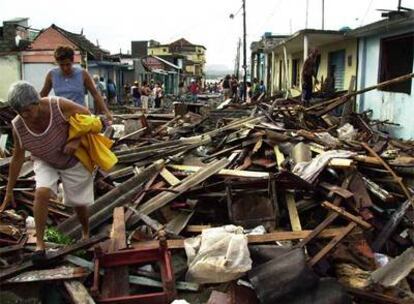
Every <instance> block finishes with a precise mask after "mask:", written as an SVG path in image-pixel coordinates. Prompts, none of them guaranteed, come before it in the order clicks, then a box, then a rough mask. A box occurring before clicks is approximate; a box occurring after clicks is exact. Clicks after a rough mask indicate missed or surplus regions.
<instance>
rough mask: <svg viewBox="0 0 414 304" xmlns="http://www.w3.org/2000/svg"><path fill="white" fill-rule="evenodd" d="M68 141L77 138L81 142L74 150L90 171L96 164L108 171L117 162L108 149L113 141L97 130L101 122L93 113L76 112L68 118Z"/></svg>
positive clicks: (100, 127)
mask: <svg viewBox="0 0 414 304" xmlns="http://www.w3.org/2000/svg"><path fill="white" fill-rule="evenodd" d="M69 124H70V127H69V137H68V141H70V140H72V139H74V138H79V137H80V139H81V143H80V145H79V148H78V149H77V150H76V152H75V156H76V157H77V158H78V159H79V161H80V162H81V163H82V164H83V165H84V166H85V168H86V169H88V170H89V171H90V172H92V171H93V170H94V169H95V167H96V166H98V167H100V168H101V169H102V170H104V171H109V170H110V169H111V168H112V167H113V166H114V165H115V164H116V163H117V162H118V159H117V158H116V156H115V154H114V153H112V151H111V150H110V149H111V147H112V145H113V141H112V140H110V139H109V138H107V137H105V136H104V135H103V134H100V133H99V132H100V131H101V130H102V122H101V120H100V119H99V117H96V116H94V115H83V114H76V115H75V116H71V117H70V119H69Z"/></svg>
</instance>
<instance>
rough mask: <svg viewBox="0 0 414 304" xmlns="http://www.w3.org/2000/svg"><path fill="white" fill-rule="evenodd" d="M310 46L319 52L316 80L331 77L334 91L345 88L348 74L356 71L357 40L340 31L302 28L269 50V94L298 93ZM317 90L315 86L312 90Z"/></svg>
mask: <svg viewBox="0 0 414 304" xmlns="http://www.w3.org/2000/svg"><path fill="white" fill-rule="evenodd" d="M314 48H317V49H318V50H319V51H320V58H318V67H317V70H318V73H317V79H318V81H319V82H320V83H323V81H325V80H326V78H327V77H331V78H333V80H334V88H335V90H337V91H342V90H347V89H348V87H349V84H350V80H351V78H352V76H356V74H357V40H356V39H355V38H352V37H350V36H348V35H346V33H345V32H342V31H324V30H313V29H306V30H301V31H299V32H297V33H295V34H293V35H291V36H289V37H287V38H286V39H284V40H282V41H281V42H279V43H278V44H277V45H276V46H275V47H274V48H273V50H272V51H271V55H270V56H271V60H270V62H271V81H270V84H269V86H270V92H271V93H275V92H277V91H285V92H286V91H287V92H289V93H290V95H291V96H298V95H300V93H301V71H302V67H303V62H304V60H305V59H306V58H307V56H308V53H309V51H310V50H311V49H314ZM286 71H287V72H286ZM317 89H319V86H318V88H314V91H315V90H317Z"/></svg>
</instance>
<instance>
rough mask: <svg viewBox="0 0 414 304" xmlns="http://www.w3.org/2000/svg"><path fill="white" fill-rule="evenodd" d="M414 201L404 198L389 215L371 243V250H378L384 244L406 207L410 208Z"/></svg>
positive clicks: (398, 222)
mask: <svg viewBox="0 0 414 304" xmlns="http://www.w3.org/2000/svg"><path fill="white" fill-rule="evenodd" d="M410 201H411V203H412V202H413V201H414V200H413V199H411V200H406V201H405V202H404V203H402V204H401V206H400V207H399V208H398V209H397V210H396V211H395V212H394V213H393V214H392V215H391V218H390V219H389V220H388V222H387V223H386V224H385V226H384V227H383V228H382V229H381V231H380V232H379V233H378V234H377V236H376V238H375V240H374V242H373V243H372V250H374V251H375V252H379V251H380V250H381V248H382V246H384V244H385V242H386V241H387V240H388V239H389V238H390V236H391V234H392V233H393V232H394V231H395V229H396V228H397V226H398V225H399V224H400V222H401V220H402V218H403V217H404V215H405V213H406V212H407V210H408V208H410V205H411V203H410Z"/></svg>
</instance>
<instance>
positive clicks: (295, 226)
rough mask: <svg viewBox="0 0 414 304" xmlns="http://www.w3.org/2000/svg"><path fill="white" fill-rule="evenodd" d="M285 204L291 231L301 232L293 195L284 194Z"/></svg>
mask: <svg viewBox="0 0 414 304" xmlns="http://www.w3.org/2000/svg"><path fill="white" fill-rule="evenodd" d="M286 204H287V208H288V211H289V219H290V225H291V227H292V231H301V230H302V225H301V224H300V219H299V213H298V209H297V208H296V202H295V197H294V196H293V193H290V192H286Z"/></svg>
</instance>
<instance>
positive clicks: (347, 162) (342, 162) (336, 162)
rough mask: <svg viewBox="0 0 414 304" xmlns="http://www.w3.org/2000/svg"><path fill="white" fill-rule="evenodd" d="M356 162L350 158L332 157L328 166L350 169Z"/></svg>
mask: <svg viewBox="0 0 414 304" xmlns="http://www.w3.org/2000/svg"><path fill="white" fill-rule="evenodd" d="M353 164H354V160H352V159H348V158H332V159H331V160H330V161H329V163H328V167H331V168H337V169H348V168H350V167H352V165H353Z"/></svg>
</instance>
